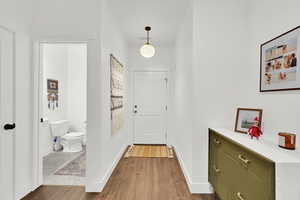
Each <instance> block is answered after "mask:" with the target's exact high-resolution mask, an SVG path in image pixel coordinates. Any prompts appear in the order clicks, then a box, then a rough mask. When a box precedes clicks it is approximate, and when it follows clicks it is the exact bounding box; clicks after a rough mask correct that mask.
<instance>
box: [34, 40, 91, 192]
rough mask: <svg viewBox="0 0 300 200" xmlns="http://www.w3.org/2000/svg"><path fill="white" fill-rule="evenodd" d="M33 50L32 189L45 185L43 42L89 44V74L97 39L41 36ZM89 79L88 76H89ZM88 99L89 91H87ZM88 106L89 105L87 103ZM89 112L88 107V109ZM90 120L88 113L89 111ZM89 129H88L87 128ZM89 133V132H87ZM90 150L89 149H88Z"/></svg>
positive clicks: (35, 42) (35, 41)
mask: <svg viewBox="0 0 300 200" xmlns="http://www.w3.org/2000/svg"><path fill="white" fill-rule="evenodd" d="M32 43H33V45H32V52H33V90H34V91H33V105H34V106H33V121H32V123H33V140H32V141H33V150H32V164H33V165H32V175H33V177H32V178H33V181H32V191H34V190H35V189H37V188H38V187H39V186H41V185H43V177H42V164H41V162H42V158H41V156H40V146H39V145H40V137H39V131H40V116H41V108H42V99H41V92H42V88H41V87H40V82H41V77H42V75H41V73H42V57H41V56H42V49H41V45H42V44H47V43H49V44H55V43H57V44H76V43H82V44H87V76H89V70H90V69H91V68H92V67H93V59H94V58H93V52H92V51H93V50H94V49H92V48H93V47H95V44H96V39H94V38H90V37H65V36H62V37H59V36H58V37H51V38H47V37H40V38H34V39H33V40H32ZM87 80H88V77H87ZM88 84H89V81H87V88H89V85H88ZM87 99H88V91H87ZM87 106H88V105H87ZM87 112H88V109H87ZM87 121H88V113H87ZM87 130H88V129H87ZM86 134H87V135H88V132H87V133H86ZM86 151H88V149H87V150H86Z"/></svg>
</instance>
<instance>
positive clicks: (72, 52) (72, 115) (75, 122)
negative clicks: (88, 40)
mask: <svg viewBox="0 0 300 200" xmlns="http://www.w3.org/2000/svg"><path fill="white" fill-rule="evenodd" d="M67 101H68V110H67V119H68V120H69V121H70V123H71V127H70V130H71V131H85V130H84V129H85V127H84V126H85V122H86V117H87V116H86V115H87V112H86V110H87V102H86V101H87V46H86V44H72V45H69V48H68V99H67Z"/></svg>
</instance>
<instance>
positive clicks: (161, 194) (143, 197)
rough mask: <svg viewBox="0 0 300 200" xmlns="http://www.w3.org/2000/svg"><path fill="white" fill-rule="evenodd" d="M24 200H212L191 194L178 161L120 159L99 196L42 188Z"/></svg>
mask: <svg viewBox="0 0 300 200" xmlns="http://www.w3.org/2000/svg"><path fill="white" fill-rule="evenodd" d="M23 200H214V195H191V194H190V193H189V190H188V186H187V184H186V182H185V178H184V176H183V174H182V171H181V169H180V167H179V163H178V161H177V159H170V158H123V159H122V160H121V161H120V162H119V164H118V166H117V168H116V169H115V171H114V172H113V175H112V176H111V178H110V179H109V181H108V183H107V185H106V187H105V188H104V190H103V192H101V193H85V192H84V187H80V186H42V187H40V188H38V189H37V190H36V191H34V192H32V193H31V194H29V195H28V196H27V197H25V198H23Z"/></svg>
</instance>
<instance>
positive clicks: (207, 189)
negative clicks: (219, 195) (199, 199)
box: [173, 146, 213, 194]
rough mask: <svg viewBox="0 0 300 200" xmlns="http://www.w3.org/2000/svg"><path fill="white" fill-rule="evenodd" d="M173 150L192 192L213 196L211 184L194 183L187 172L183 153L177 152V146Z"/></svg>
mask: <svg viewBox="0 0 300 200" xmlns="http://www.w3.org/2000/svg"><path fill="white" fill-rule="evenodd" d="M173 148H174V151H175V153H176V155H177V158H178V161H179V164H180V167H181V169H182V172H183V175H184V177H185V180H186V182H187V184H188V187H189V190H190V192H191V193H192V194H211V193H213V189H212V187H211V185H210V183H209V182H201V183H197V182H193V181H192V178H191V175H190V173H189V171H188V170H187V167H186V165H185V164H184V161H183V159H182V155H181V153H180V152H179V151H178V150H177V148H176V146H173Z"/></svg>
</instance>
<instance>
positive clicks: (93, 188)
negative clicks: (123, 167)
mask: <svg viewBox="0 0 300 200" xmlns="http://www.w3.org/2000/svg"><path fill="white" fill-rule="evenodd" d="M127 147H128V145H124V146H123V147H122V148H121V151H120V152H119V153H118V154H117V156H116V157H115V159H114V161H113V163H112V165H111V166H110V167H109V168H108V169H107V171H106V172H105V175H104V176H103V178H102V180H100V181H99V182H94V183H92V184H89V185H88V186H87V187H86V190H85V191H86V192H102V190H103V189H104V187H105V185H106V184H107V182H108V180H109V178H110V177H111V175H112V173H113V171H114V170H115V168H116V167H117V165H118V163H119V162H120V160H121V159H122V157H123V155H124V153H125V151H126V149H127Z"/></svg>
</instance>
